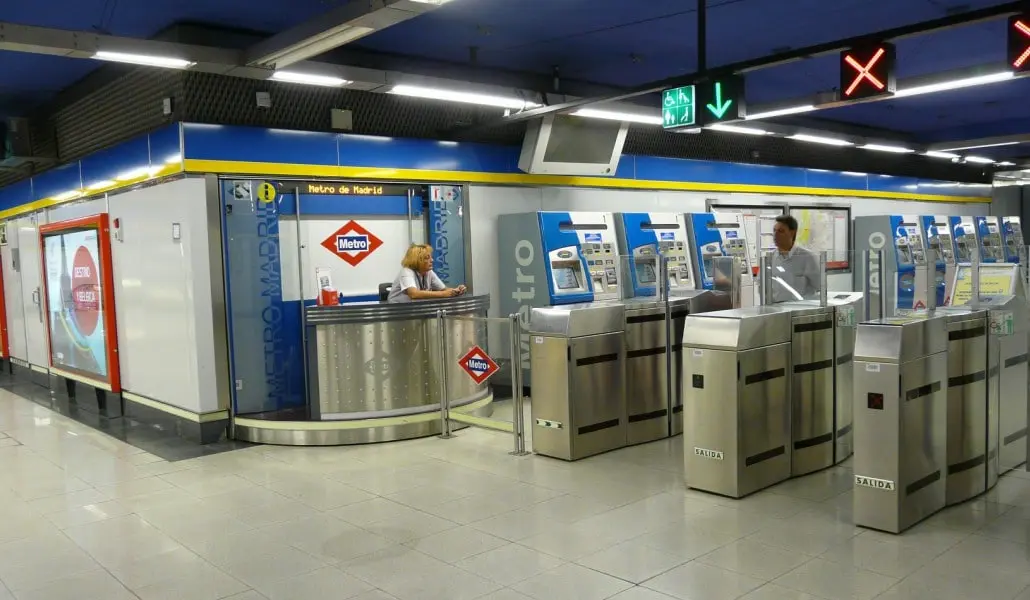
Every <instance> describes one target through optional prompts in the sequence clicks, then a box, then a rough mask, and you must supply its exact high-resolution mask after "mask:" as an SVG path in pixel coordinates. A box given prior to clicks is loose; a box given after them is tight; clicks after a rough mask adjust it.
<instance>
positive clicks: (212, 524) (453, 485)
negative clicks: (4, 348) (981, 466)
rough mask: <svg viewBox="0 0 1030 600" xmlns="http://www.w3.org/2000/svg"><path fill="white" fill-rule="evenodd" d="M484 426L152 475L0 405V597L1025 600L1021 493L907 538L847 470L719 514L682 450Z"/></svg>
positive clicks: (126, 458) (966, 508)
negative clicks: (558, 445)
mask: <svg viewBox="0 0 1030 600" xmlns="http://www.w3.org/2000/svg"><path fill="white" fill-rule="evenodd" d="M510 446H511V443H510V439H509V438H507V437H505V436H502V435H500V434H494V433H490V432H485V431H481V430H477V431H463V432H459V433H458V435H457V437H456V438H455V439H451V440H439V439H435V438H432V439H425V440H418V441H413V442H405V443H398V444H389V445H376V446H365V447H355V448H308V449H300V448H278V447H270V446H253V447H247V448H243V449H239V450H234V451H231V452H224V453H220V454H216V455H213V456H204V457H198V458H192V459H189V460H181V461H177V462H167V461H165V460H162V459H160V458H158V457H156V456H154V455H152V454H149V453H147V452H144V451H142V450H140V449H138V448H135V447H133V446H130V445H128V444H126V443H124V442H122V441H119V440H116V439H114V438H111V437H108V436H106V435H104V434H102V433H99V432H97V431H95V430H93V429H90V428H88V427H86V426H84V425H82V424H80V423H77V422H75V421H73V420H71V419H68V418H66V417H63V416H60V415H58V414H56V413H54V412H51V411H50V410H48V409H46V408H43V407H41V406H39V405H37V404H34V403H32V402H30V401H28V400H25V399H22V398H19V397H17V396H14V395H12V394H10V393H9V392H6V391H0V582H2V584H0V600H11V599H17V600H65V599H68V600H72V599H74V600H121V599H130V600H131V599H134V598H136V599H142V600H216V599H221V598H232V599H233V600H280V599H282V600H323V599H329V598H331V599H334V600H344V599H354V600H392V599H399V600H436V599H440V600H465V599H468V600H471V599H474V598H482V599H484V600H526V599H527V598H535V599H537V600H594V599H597V600H600V599H603V598H612V599H617V600H669V599H670V598H679V599H684V600H724V599H725V600H729V599H733V598H745V599H746V600H819V599H823V600H848V599H863V600H865V599H871V598H879V599H881V600H931V599H932V600H959V599H963V600H965V599H970V598H977V599H984V600H1015V599H1019V600H1030V551H1028V547H1027V542H1028V541H1030V478H1028V477H1027V474H1026V473H1023V472H1018V473H1012V474H1010V475H1008V476H1006V477H1005V478H1004V479H1003V480H1002V481H1001V482H1000V483H999V485H998V487H997V488H996V489H995V490H993V491H992V492H991V493H990V494H989V495H988V496H987V497H986V498H984V499H981V500H977V501H975V502H972V503H969V504H965V505H962V506H959V507H955V508H952V509H950V510H947V511H946V512H944V513H941V514H939V515H937V516H935V517H933V518H932V519H930V520H929V521H928V522H926V523H924V524H921V525H919V526H917V527H916V528H914V529H912V530H910V531H909V532H907V533H906V534H904V535H901V536H891V535H888V534H882V533H876V532H872V531H866V530H862V529H859V528H856V527H854V526H852V525H851V523H850V505H851V498H850V492H849V491H848V490H849V487H850V481H851V480H850V472H849V470H848V469H847V468H846V467H842V468H835V469H832V470H829V471H826V472H822V473H819V474H816V475H812V476H809V477H806V478H804V479H798V480H794V481H791V482H788V483H786V484H783V485H780V486H777V487H775V488H773V489H772V490H768V491H766V492H762V493H759V494H756V495H754V496H752V497H749V498H747V499H745V500H742V501H733V500H729V499H725V498H719V497H715V496H710V495H706V494H702V493H697V492H692V491H687V490H685V489H684V486H683V478H682V472H681V465H682V459H681V455H680V453H681V451H682V445H681V441H680V440H679V439H673V440H667V441H663V442H659V443H654V444H650V445H646V446H639V447H636V448H630V449H626V450H622V451H619V452H613V453H610V454H607V455H604V456H600V457H596V458H593V459H589V460H585V461H581V462H579V463H575V464H566V463H562V462H558V461H554V460H550V459H545V458H541V457H535V456H528V457H522V458H515V457H512V456H509V455H508V454H507V452H508V450H509V448H510Z"/></svg>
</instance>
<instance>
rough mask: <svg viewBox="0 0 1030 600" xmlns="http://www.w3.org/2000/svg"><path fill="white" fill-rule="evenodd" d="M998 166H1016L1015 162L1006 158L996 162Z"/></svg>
mask: <svg viewBox="0 0 1030 600" xmlns="http://www.w3.org/2000/svg"><path fill="white" fill-rule="evenodd" d="M998 166H1001V167H1014V166H1016V163H1014V162H1009V161H1007V160H1003V161H1001V162H1000V163H998Z"/></svg>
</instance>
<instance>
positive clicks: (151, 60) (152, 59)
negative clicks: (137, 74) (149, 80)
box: [93, 50, 197, 69]
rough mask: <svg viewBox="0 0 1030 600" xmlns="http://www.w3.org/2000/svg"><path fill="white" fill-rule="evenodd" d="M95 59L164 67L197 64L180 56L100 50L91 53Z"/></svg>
mask: <svg viewBox="0 0 1030 600" xmlns="http://www.w3.org/2000/svg"><path fill="white" fill-rule="evenodd" d="M93 58H95V59H97V60H106V61H110V62H118V63H127V64H130V65H143V66H145V67H164V68H166V69H188V68H190V67H192V66H193V65H195V64H197V63H195V62H191V61H188V60H185V59H182V58H172V57H169V56H150V55H148V54H127V53H125V52H106V51H103V50H102V51H100V52H97V53H96V54H94V55H93Z"/></svg>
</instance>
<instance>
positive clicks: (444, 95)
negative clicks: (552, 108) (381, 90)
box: [389, 85, 540, 110]
mask: <svg viewBox="0 0 1030 600" xmlns="http://www.w3.org/2000/svg"><path fill="white" fill-rule="evenodd" d="M389 93H390V94H397V95H398V96H410V97H412V98H424V99H426V100H444V101H446V102H461V103H462V104H478V105H479V106H496V107H497V108H509V109H513V110H523V109H526V108H535V107H537V106H540V105H539V104H536V103H534V102H527V101H525V100H521V99H519V98H505V97H503V96H491V95H489V94H476V93H472V92H456V91H454V90H443V89H439V88H426V87H419V86H415V85H395V86H394V87H393V89H391V90H390V91H389Z"/></svg>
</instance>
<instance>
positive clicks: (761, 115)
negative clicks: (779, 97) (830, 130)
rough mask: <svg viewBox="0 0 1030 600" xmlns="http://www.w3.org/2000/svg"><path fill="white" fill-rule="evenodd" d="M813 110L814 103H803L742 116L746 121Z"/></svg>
mask: <svg viewBox="0 0 1030 600" xmlns="http://www.w3.org/2000/svg"><path fill="white" fill-rule="evenodd" d="M813 110H815V105H814V104H805V105H804V106H791V107H789V108H778V109H776V110H769V111H766V112H759V113H754V114H750V115H748V116H746V117H744V118H745V119H746V120H748V121H754V120H755V119H768V118H771V117H782V116H784V115H796V114H799V113H806V112H811V111H813Z"/></svg>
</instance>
